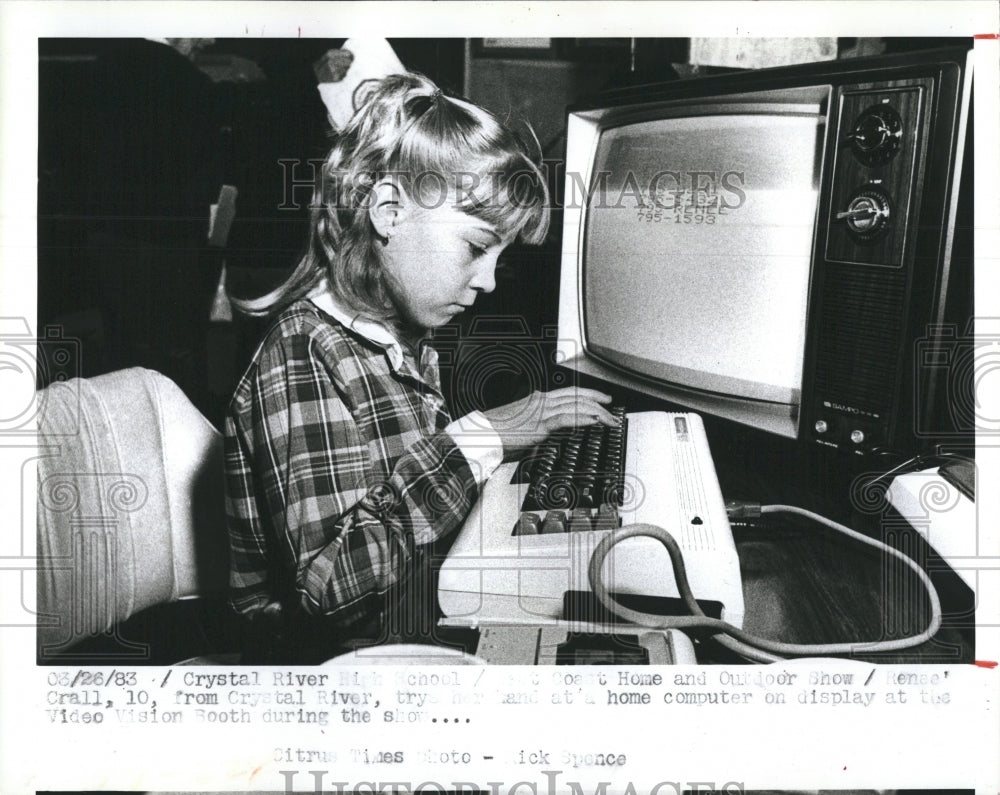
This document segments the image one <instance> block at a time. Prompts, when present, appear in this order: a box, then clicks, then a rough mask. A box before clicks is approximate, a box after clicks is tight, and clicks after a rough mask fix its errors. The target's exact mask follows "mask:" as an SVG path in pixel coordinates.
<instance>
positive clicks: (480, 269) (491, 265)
mask: <svg viewBox="0 0 1000 795" xmlns="http://www.w3.org/2000/svg"><path fill="white" fill-rule="evenodd" d="M498 257H499V255H496V256H492V257H482V258H480V260H479V262H478V263H477V265H476V269H475V271H474V272H473V274H472V279H471V281H470V282H469V286H470V287H471V288H472V289H473V290H476V291H477V292H480V293H492V292H493V290H494V289H495V288H496V286H497V283H496V279H495V278H494V271H496V267H497V259H498Z"/></svg>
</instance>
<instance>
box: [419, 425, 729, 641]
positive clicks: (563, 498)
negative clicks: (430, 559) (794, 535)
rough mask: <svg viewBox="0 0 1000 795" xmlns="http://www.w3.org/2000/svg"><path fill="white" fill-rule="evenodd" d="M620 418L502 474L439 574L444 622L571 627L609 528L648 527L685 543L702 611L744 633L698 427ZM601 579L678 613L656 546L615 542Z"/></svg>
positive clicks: (720, 505) (556, 439) (719, 505)
mask: <svg viewBox="0 0 1000 795" xmlns="http://www.w3.org/2000/svg"><path fill="white" fill-rule="evenodd" d="M617 413H618V416H619V417H620V418H621V420H622V422H621V424H620V425H619V426H618V427H617V428H614V427H610V426H603V425H593V426H588V427H586V428H582V429H577V430H574V431H564V432H559V433H557V434H554V435H553V436H552V437H550V438H549V439H547V440H546V441H545V442H544V443H542V444H541V445H539V446H538V447H537V448H536V449H535V450H533V451H532V452H531V453H530V454H529V455H528V456H526V457H525V459H523V460H522V461H521V462H520V463H507V464H503V465H501V466H500V467H499V468H498V469H497V470H496V472H494V474H493V476H492V477H491V478H490V479H489V480H488V481H487V482H486V483H485V484H484V486H483V489H482V494H481V496H480V499H479V500H478V501H477V503H476V505H475V506H474V507H473V509H472V511H471V512H470V514H469V516H468V518H467V519H466V521H465V523H464V525H463V527H462V529H461V530H460V531H459V534H458V536H457V538H456V540H455V542H454V544H453V545H452V547H451V550H450V551H449V553H448V556H447V558H446V560H445V561H444V563H443V564H442V566H441V569H440V576H439V580H438V601H439V603H440V606H441V610H442V612H443V614H444V616H445V618H444V620H443V622H442V623H444V624H446V625H452V626H480V625H484V624H545V623H548V624H552V623H559V624H563V623H565V624H567V625H571V624H572V623H573V622H574V620H575V619H573V617H572V616H567V615H566V611H565V609H564V597H565V596H566V594H567V593H571V592H589V590H590V585H589V579H588V576H587V568H588V565H589V562H590V556H591V553H592V552H593V550H594V547H595V546H596V545H597V543H598V542H599V541H600V539H601V538H603V537H604V536H605V535H607V533H609V532H610V531H611V530H613V529H615V528H617V527H620V526H623V525H630V524H634V523H639V522H644V523H649V524H654V525H658V526H660V527H663V528H665V529H667V530H668V531H669V532H670V533H671V534H672V535H673V536H674V538H675V539H676V540H677V542H678V544H679V545H680V547H681V550H682V552H683V554H684V560H685V564H686V569H687V574H688V579H689V581H690V583H691V588H692V590H693V592H694V595H695V597H696V598H697V599H698V600H699V602H703V603H705V604H710V603H711V604H715V605H717V607H716V610H715V611H714V612H716V613H721V615H722V617H724V618H725V619H726V620H727V621H729V622H731V623H733V624H736V625H737V626H739V625H741V624H742V621H743V592H742V583H741V579H740V571H739V560H738V558H737V555H736V547H735V544H734V543H733V537H732V531H731V529H730V527H729V520H728V518H727V516H726V509H725V503H724V501H723V498H722V493H721V490H720V488H719V484H718V480H717V477H716V474H715V466H714V464H713V462H712V456H711V452H710V450H709V447H708V440H707V438H706V436H705V431H704V426H703V424H702V421H701V418H700V417H699V416H698V415H696V414H687V413H685V414H674V413H667V412H642V413H634V414H625V413H624V412H622V411H621V410H618V412H617ZM603 573H604V580H605V583H606V584H607V585H608V587H609V589H610V590H611V591H613V592H615V593H617V594H621V595H627V596H636V597H640V596H643V597H647V596H648V597H665V598H662V599H659V600H655V601H657V603H659V604H676V605H680V601H679V599H678V592H677V588H676V585H675V583H674V576H673V569H672V567H671V564H670V559H669V556H668V555H667V552H666V549H665V548H664V547H663V546H662V545H661V544H660V543H659V542H658V541H655V540H654V539H650V538H631V539H628V540H626V541H624V542H623V543H621V544H619V545H618V546H616V547H615V548H614V549H613V550H612V553H611V554H610V555H609V556H608V559H607V560H606V561H605V565H604V568H603ZM720 605H721V607H719V606H720ZM679 610H683V607H680V608H679Z"/></svg>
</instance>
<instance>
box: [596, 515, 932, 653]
mask: <svg viewBox="0 0 1000 795" xmlns="http://www.w3.org/2000/svg"><path fill="white" fill-rule="evenodd" d="M748 510H749V511H751V513H752V512H754V511H755V508H754V507H752V505H751V507H749V508H748ZM760 513H761V514H770V513H793V514H797V515H799V516H804V517H806V518H807V519H812V520H813V521H815V522H819V523H820V524H822V525H825V526H826V527H830V528H832V529H834V530H836V531H838V532H840V533H843V534H844V535H846V536H848V537H849V538H853V539H854V540H856V541H860V542H861V543H863V544H867V545H868V546H871V547H875V549H878V550H881V551H883V552H886V553H888V554H889V555H891V556H892V557H895V558H897V559H899V560H901V561H902V562H903V563H905V564H906V565H907V566H909V567H910V568H911V569H912V570H913V571H914V572H915V573H916V574H917V576H918V577H919V578H920V581H921V582H922V583H923V586H924V588H925V589H926V591H927V595H928V597H929V599H930V603H931V618H930V621H929V623H928V625H927V628H926V629H925V630H924V631H923V632H921V633H919V634H917V635H912V636H910V637H906V638H897V639H895V640H882V641H870V642H864V641H862V642H858V643H818V644H812V643H810V644H801V643H785V642H783V641H774V640H769V639H768V638H762V637H759V636H757V635H752V634H751V633H749V632H745V631H743V630H742V629H740V628H739V627H735V626H733V625H732V624H730V623H728V622H726V621H723V620H721V619H717V618H712V617H710V616H707V615H705V613H704V611H703V610H702V609H701V606H700V605H699V604H698V601H697V600H696V599H695V597H694V594H693V593H692V591H691V586H690V584H689V583H688V579H687V570H686V568H685V565H684V557H683V555H682V553H681V548H680V546H679V545H678V544H677V541H675V540H674V537H673V536H672V535H670V533H668V532H667V531H666V530H664V529H663V528H662V527H657V526H656V525H651V524H636V525H631V526H628V527H622V528H619V529H617V530H614V531H612V532H611V533H609V534H608V535H606V536H605V537H604V538H602V539H601V541H600V542H599V543H598V545H597V547H596V548H595V549H594V552H593V554H592V555H591V557H590V566H589V568H588V571H587V573H588V576H589V578H590V587H591V590H592V591H593V592H594V595H595V596H596V597H597V599H598V601H599V602H600V603H601V604H602V605H604V607H605V608H606V609H607V610H609V611H610V612H611V613H613V614H614V615H616V616H618V617H619V618H622V619H624V620H626V621H630V622H632V623H634V624H638V625H640V626H646V627H650V628H652V629H694V628H702V629H709V630H713V631H714V632H715V633H717V634H716V640H717V642H718V643H719V644H720V645H722V646H724V647H725V648H727V649H730V650H731V651H733V652H735V653H737V654H739V655H741V656H743V657H746V658H747V659H749V660H752V661H754V662H766V663H769V662H778V661H779V660H782V659H785V658H786V657H802V656H809V657H811V656H833V655H846V654H855V653H858V652H866V653H870V652H890V651H899V650H901V649H908V648H911V647H913V646H918V645H920V644H921V643H924V642H926V641H927V640H929V639H930V638H932V637H933V636H934V635H935V634H936V633H937V631H938V630H939V629H940V627H941V600H940V599H939V598H938V593H937V591H936V590H935V588H934V585H933V583H932V582H931V579H930V577H928V576H927V573H926V572H925V571H924V570H923V569H922V568H920V566H918V565H917V564H916V562H915V561H913V560H912V559H910V558H909V557H907V556H906V555H904V554H903V553H902V552H899V551H898V550H896V549H893V548H892V547H890V546H888V545H886V544H884V543H882V542H881V541H877V540H875V539H874V538H869V537H868V536H865V535H862V534H861V533H858V532H857V531H855V530H852V529H851V528H849V527H846V526H845V525H842V524H840V523H839V522H835V521H833V520H832V519H827V518H826V517H825V516H820V515H819V514H816V513H813V512H812V511H807V510H805V509H803V508H797V507H795V506H791V505H764V506H762V507H761V508H760ZM636 536H644V537H648V538H655V539H656V540H657V541H659V542H660V543H661V544H663V546H665V547H666V548H667V553H668V554H669V555H670V562H671V565H672V566H673V570H674V579H675V581H676V583H677V591H678V593H679V594H680V597H681V598H682V599H683V600H684V604H685V605H686V606H687V608H688V610H690V611H691V615H690V616H660V615H656V614H654V613H645V612H642V611H640V610H632V609H631V608H628V607H625V606H624V605H622V604H620V603H618V602H616V601H615V600H614V599H613V598H612V596H611V594H610V593H609V592H608V589H607V587H606V586H605V584H604V580H603V578H602V576H601V566H602V564H603V563H604V559H605V558H606V557H607V556H608V553H609V552H610V551H611V549H612V548H613V547H614V546H616V545H617V544H620V543H621V542H622V541H624V540H625V539H627V538H633V537H636Z"/></svg>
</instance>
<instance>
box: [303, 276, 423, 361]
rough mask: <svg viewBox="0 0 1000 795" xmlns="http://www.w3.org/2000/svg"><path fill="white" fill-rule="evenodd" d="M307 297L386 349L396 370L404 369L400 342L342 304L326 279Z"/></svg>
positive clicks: (390, 333) (375, 323) (347, 326)
mask: <svg viewBox="0 0 1000 795" xmlns="http://www.w3.org/2000/svg"><path fill="white" fill-rule="evenodd" d="M306 297H307V298H308V299H309V300H310V301H312V302H313V303H314V304H315V305H316V306H318V307H319V308H320V309H322V310H323V311H324V312H326V313H327V314H328V315H330V317H332V318H333V319H334V320H336V321H337V322H339V323H341V324H342V325H343V326H344V327H345V328H349V329H350V330H351V331H353V332H354V333H355V334H359V335H360V336H362V337H364V338H365V339H366V340H369V341H371V342H374V343H375V344H376V345H378V346H379V347H381V348H384V349H385V352H386V355H387V356H388V357H389V363H390V364H391V365H392V367H393V369H394V370H399V369H401V368H402V367H403V361H404V359H403V346H402V345H400V344H399V340H397V339H396V337H395V336H393V334H392V332H391V331H389V329H387V328H386V327H385V326H384V325H382V324H381V323H379V322H378V321H377V320H370V319H368V318H365V317H362V316H361V315H360V314H359V313H358V312H355V311H354V310H352V309H350V308H348V307H346V306H344V305H343V304H342V303H340V301H338V300H337V299H336V297H334V295H333V293H332V292H331V291H330V283H329V282H328V281H327V280H326V279H324V280H323V281H322V282H320V283H319V284H318V285H317V286H316V287H314V288H313V289H312V291H311V292H310V293H309V295H308V296H306Z"/></svg>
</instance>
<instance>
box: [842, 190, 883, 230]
mask: <svg viewBox="0 0 1000 795" xmlns="http://www.w3.org/2000/svg"><path fill="white" fill-rule="evenodd" d="M891 215H892V203H891V202H890V201H889V196H888V195H887V194H886V193H885V191H883V190H882V189H881V188H877V187H872V186H869V187H867V188H863V189H862V190H860V191H858V192H857V193H855V194H854V196H853V197H852V198H851V201H850V203H849V204H848V205H847V209H846V210H844V211H843V212H839V213H837V220H838V221H846V222H847V228H848V229H849V230H850V232H851V234H853V235H854V237H856V238H857V239H859V240H862V241H869V240H875V239H876V238H878V237H880V236H881V235H883V234H884V233H885V232H886V231H887V230H888V228H889V218H890V216H891Z"/></svg>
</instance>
